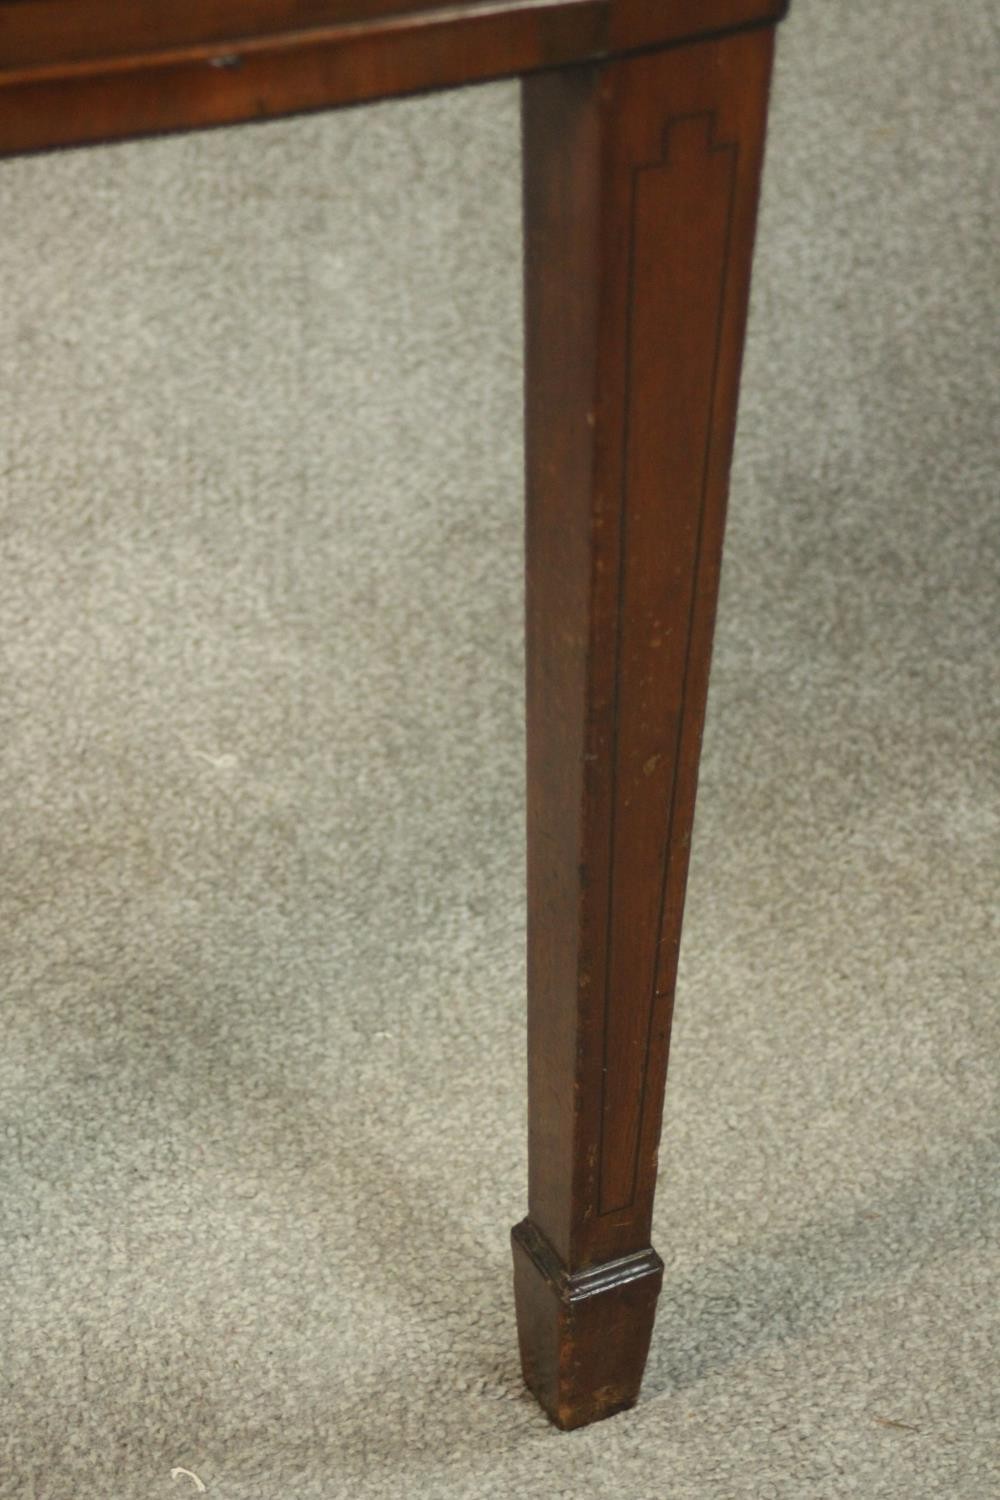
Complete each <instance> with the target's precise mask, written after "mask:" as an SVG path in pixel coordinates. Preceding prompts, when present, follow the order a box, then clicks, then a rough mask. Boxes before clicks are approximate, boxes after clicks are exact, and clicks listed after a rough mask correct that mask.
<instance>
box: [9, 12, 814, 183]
mask: <svg viewBox="0 0 1000 1500" xmlns="http://www.w3.org/2000/svg"><path fill="white" fill-rule="evenodd" d="M787 6H788V0H673V3H668V4H665V5H657V6H651V5H650V4H649V0H527V3H525V0H519V3H517V4H512V3H511V0H498V3H492V0H486V3H474V4H473V3H468V0H466V3H458V4H448V3H447V0H442V3H441V4H440V5H436V4H435V5H432V6H430V7H426V8H423V9H419V10H413V9H409V10H401V11H400V10H394V11H391V12H387V13H385V14H382V15H379V16H377V17H375V18H369V19H367V20H358V19H357V18H352V17H350V16H348V17H346V18H341V19H334V20H325V21H324V19H323V18H322V15H318V16H317V19H316V20H315V21H314V22H313V23H312V24H310V25H307V26H306V25H302V24H296V25H293V26H287V25H286V26H269V25H264V24H261V25H260V26H259V27H258V28H257V29H255V30H252V31H250V30H234V31H233V32H232V33H231V34H229V33H226V34H217V33H215V32H212V31H211V29H210V28H208V27H207V26H206V25H205V24H204V23H202V25H201V30H200V31H199V30H198V29H197V28H194V29H193V30H192V29H190V27H189V29H188V30H187V31H186V32H184V31H178V32H176V33H172V34H171V35H170V36H169V37H165V38H164V39H163V41H162V42H158V43H157V44H155V45H154V44H147V45H144V46H141V47H136V48H135V49H134V50H115V47H116V42H115V40H114V38H107V37H104V36H103V34H98V36H97V37H96V38H95V39H94V40H93V41H92V42H90V43H89V44H86V45H84V44H82V43H80V42H77V43H74V44H71V43H69V42H67V43H66V44H65V45H66V49H67V52H68V55H60V54H59V53H58V52H57V51H54V50H53V51H51V52H49V51H45V50H43V49H44V48H45V47H47V46H48V43H49V38H48V36H47V35H46V36H44V37H40V36H39V35H38V34H36V33H33V32H32V30H31V21H32V10H33V6H32V3H31V0H27V3H20V4H17V5H4V4H3V3H2V0H0V157H2V156H10V155H20V154H23V153H26V152H33V151H42V150H52V149H58V148H65V147H70V146H81V145H97V144H101V143H107V142H112V141H116V140H124V139H130V138H135V137H141V136H149V135H158V134H166V133H171V132H177V131H184V130H191V129H202V128H208V127H213V126H223V125H235V124H240V123H245V122H249V121H253V120H270V119H278V118H282V117H285V116H288V115H295V114H302V113H309V112H313V111H317V110H321V109H331V108H337V107H342V106H345V105H350V104H361V103H370V102H374V101H375V100H378V99H385V98H391V97H398V96H401V95H406V94H414V93H422V92H426V91H429V90H433V89H439V88H452V87H459V86H461V85H463V84H471V83H477V82H487V81H490V80H496V79H500V78H508V77H517V76H522V75H524V74H528V73H533V72H537V71H541V70H547V69H557V68H563V67H569V66H574V65H579V64H586V63H595V62H604V61H607V60H609V59H610V58H613V57H615V56H619V55H624V54H627V53H630V52H635V51H641V50H646V49H648V48H653V47H656V48H662V47H665V46H679V45H684V44H687V43H690V42H693V41H699V40H703V39H705V38H707V37H710V36H716V35H722V34H725V33H726V32H729V31H734V30H746V29H750V28H752V27H756V26H773V25H775V24H776V23H777V22H778V21H779V20H780V19H781V17H782V16H783V15H784V13H785V11H786V9H787ZM61 8H62V7H61V6H60V5H58V4H53V3H52V0H47V3H44V4H42V5H40V6H39V7H38V11H37V12H36V13H40V12H41V11H43V10H44V11H45V12H46V13H47V16H48V20H49V23H50V24H49V28H48V30H49V31H54V28H53V26H52V24H51V22H52V17H53V15H54V14H55V13H57V12H58V11H59V10H60V9H61ZM67 13H68V12H67ZM260 20H261V22H262V23H263V22H264V21H266V20H267V13H266V11H264V12H261V13H260ZM117 45H118V46H119V47H120V45H121V43H120V42H119V43H117ZM74 48H75V50H74ZM88 49H89V50H88Z"/></svg>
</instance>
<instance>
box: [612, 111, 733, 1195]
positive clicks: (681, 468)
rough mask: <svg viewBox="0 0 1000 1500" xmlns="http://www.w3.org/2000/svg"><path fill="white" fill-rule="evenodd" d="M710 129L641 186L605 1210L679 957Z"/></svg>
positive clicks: (708, 284) (675, 126) (714, 295)
mask: <svg viewBox="0 0 1000 1500" xmlns="http://www.w3.org/2000/svg"><path fill="white" fill-rule="evenodd" d="M714 132H715V117H714V115H712V114H708V113H706V114H697V115H691V116H686V117H680V118H677V119H674V120H671V121H670V122H669V123H668V125H667V127H666V130H665V132H664V137H663V152H662V156H661V158H660V159H659V160H657V161H652V162H644V163H642V164H640V165H638V166H637V167H636V168H635V169H634V171H633V173H632V179H631V210H630V215H629V225H630V246H629V272H628V312H627V325H626V332H625V338H626V342H627V350H626V370H627V378H626V386H625V396H624V402H625V413H624V418H625V440H624V456H623V471H622V476H621V483H622V501H621V522H620V541H619V547H620V551H619V556H618V568H619V581H618V591H617V592H618V601H617V623H616V634H615V641H614V646H613V649H614V652H615V672H614V679H615V683H616V688H615V693H616V700H615V712H614V724H615V731H614V743H613V749H612V777H613V797H612V812H611V827H610V879H609V883H608V888H609V898H608V913H607V947H606V970H605V976H604V1031H603V1040H604V1066H603V1073H602V1080H603V1082H602V1101H601V1144H600V1154H599V1173H600V1176H599V1191H598V1212H599V1214H602V1215H603V1214H610V1213H613V1212H615V1211H616V1210H620V1209H622V1208H625V1207H627V1206H628V1205H629V1204H630V1203H631V1201H632V1200H633V1198H634V1195H635V1187H636V1172H637V1165H638V1154H639V1144H640V1140H641V1136H642V1123H643V1111H644V1108H645V1102H646V1088H645V1076H646V1067H647V1061H648V1058H649V1054H650V1035H651V1028H652V1026H653V1024H654V1016H655V1013H656V1010H657V1002H658V997H660V996H662V995H665V994H667V993H668V992H669V989H670V988H672V984H673V969H674V965H673V964H672V963H670V962H669V961H667V962H664V963H662V964H661V959H660V954H661V948H663V949H666V950H667V951H668V953H669V950H670V949H671V947H672V946H673V945H674V929H676V930H677V932H678V934H679V922H680V912H679V911H677V912H674V911H672V910H671V909H670V903H669V901H668V899H667V892H668V890H669V887H670V881H669V875H670V865H669V861H670V856H669V851H670V850H671V848H673V847H674V834H675V830H674V828H673V820H674V804H675V797H676V790H677V772H678V763H679V750H680V735H681V726H682V723H683V717H684V706H685V695H686V690H687V676H688V659H689V648H690V640H691V627H692V611H693V604H694V598H695V582H696V577H697V572H698V562H699V552H700V544H701V530H702V517H703V512H704V503H705V488H706V480H707V474H708V465H709V438H710V433H711V430H712V418H713V394H714V387H715V383H716V374H717V365H718V354H719V337H720V333H721V328H722V322H723V312H724V305H725V288H726V275H727V267H728V259H729V241H730V232H729V231H730V220H731V215H732V206H733V197H734V188H735V183H736V172H737V159H738V147H737V145H736V144H734V143H727V142H721V143H719V142H717V141H716V140H715V135H714ZM692 307H696V308H697V309H698V311H699V315H698V316H697V317H692V316H691V310H692ZM709 320H711V322H712V323H713V324H714V326H715V328H716V336H715V338H714V340H712V341H706V340H705V338H704V335H703V329H704V326H705V323H706V321H709ZM685 853H686V850H685ZM681 884H683V882H681Z"/></svg>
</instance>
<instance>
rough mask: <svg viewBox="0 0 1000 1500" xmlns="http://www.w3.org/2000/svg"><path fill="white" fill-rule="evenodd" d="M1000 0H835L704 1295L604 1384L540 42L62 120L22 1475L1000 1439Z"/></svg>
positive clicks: (30, 835) (783, 123)
mask: <svg viewBox="0 0 1000 1500" xmlns="http://www.w3.org/2000/svg"><path fill="white" fill-rule="evenodd" d="M994 18H995V12H994V11H993V8H992V6H991V5H990V4H989V0H963V3H962V4H961V5H960V6H958V5H954V4H953V3H950V0H921V3H920V4H919V5H914V4H913V3H912V0H885V3H883V4H881V5H879V6H874V5H856V4H853V3H851V0H799V3H798V7H797V10H795V12H794V14H793V17H792V19H791V20H790V21H789V23H788V25H787V27H786V28H785V30H784V32H783V35H782V39H781V41H782V45H781V51H780V61H779V69H778V74H777V80H776V94H775V101H774V110H773V128H772V133H771V140H770V152H769V164H768V172H767V182H766V191H765V199H764V206H763V216H762V225H761V234H760V242H759V259H758V267H757V275H756V283H755V292H754V308H753V319H752V327H751V336H750V342H749V348H748V353H747V363H746V372H745V382H744V402H743V409H742V420H741V425H740V434H739V444H738V453H737V458H736V464H735V471H734V476H733V491H732V494H733V499H732V519H731V526H730V533H729V549H728V558H727V564H726V569H725V577H724V586H723V599H722V608H721V619H720V625H719V638H718V647H717V654H716V664H715V671H714V677H713V685H712V695H711V705H710V724H709V732H708V736H707V743H706V748H705V762H704V772H703V778H702V789H701V799H700V808H699V821H698V829H697V839H696V852H695V859H694V867H693V872H692V878H691V887H690V894H689V908H688V910H689V915H688V921H687V930H686V937H685V945H684V951H683V962H682V973H681V986H680V1001H679V1006H678V1015H677V1025H676V1033H675V1051H674V1061H673V1066H672V1075H671V1086H670V1089H669V1093H668V1106H667V1118H666V1135H665V1144H664V1151H663V1155H662V1184H661V1193H660V1200H659V1205H658V1209H657V1216H656V1226H655V1241H656V1244H657V1245H658V1247H659V1249H660V1250H661V1251H662V1252H663V1254H664V1256H665V1259H666V1262H667V1276H666V1283H665V1290H664V1294H663V1299H662V1303H661V1309H660V1315H659V1321H658V1324H657V1330H656V1335H655V1339H654V1344H653V1350H652V1354H651V1358H650V1365H649V1371H648V1376H647V1380H646V1384H645V1388H644V1392H643V1397H642V1401H641V1404H640V1405H639V1406H638V1407H637V1408H636V1409H635V1410H634V1411H633V1412H631V1413H629V1414H626V1415H624V1416H622V1417H619V1418H617V1419H615V1420H614V1421H611V1422H608V1423H605V1424H603V1425H601V1426H598V1427H596V1428H593V1429H590V1430H587V1431H583V1432H581V1433H578V1434H575V1435H571V1436H564V1435H561V1434H558V1433H556V1432H555V1431H554V1430H552V1429H551V1428H550V1427H549V1426H548V1425H547V1423H546V1422H545V1420H544V1418H542V1417H541V1416H540V1414H539V1412H538V1411H537V1410H536V1408H535V1406H534V1405H533V1403H532V1402H531V1401H530V1399H528V1398H527V1397H526V1396H525V1395H524V1394H523V1393H522V1390H521V1387H520V1383H519V1379H518V1371H517V1363H516V1355H515V1347H514V1340H513V1332H512V1316H511V1297H510V1290H509V1271H508V1248H507V1229H508V1225H509V1224H510V1223H511V1222H512V1221H513V1220H514V1219H516V1218H518V1217H519V1216H520V1214H521V1213H522V1211H523V1207H524V1201H525V1160H524V1131H523V1114H524V1077H523V1075H524V1057H523V1036H522V1016H523V987H524V971H523V956H522V949H523V911H522V904H523V884H522V854H521V850H522V839H523V812H522V687H521V672H522V640H521V634H520V629H521V576H520V537H521V472H520V379H521V367H520V345H519V299H520V287H519V265H518V260H519V186H518V160H517V119H516V93H515V90H514V88H513V87H511V86H507V85H502V86H493V87H489V88H486V89H482V90H478V91H470V92H465V93H460V94H454V95H450V96H447V97H440V98H432V99H427V100H414V101H406V102H401V103H395V104H392V105H389V106H384V107H379V108H375V109H365V110H358V111H354V112H348V113H345V114H342V115H334V116H327V117H324V118H310V119H304V120H299V121H293V122H284V123H279V124H275V125H269V126H266V127H255V128H252V129H242V130H235V131H226V132H222V133H216V134H204V135H195V136H190V137H188V138H184V139H175V140H169V141H161V142H155V143H146V144H129V145H125V146H120V147H115V148H111V149H103V150H97V151H92V152H88V153H78V154H65V155H58V156H52V157H48V158H39V159H34V160H24V161H15V162H10V163H7V164H5V165H3V166H2V168H0V222H2V228H3V232H2V236H0V238H2V251H0V257H2V258H0V284H2V287H3V293H2V318H3V321H2V339H0V359H2V371H0V385H2V388H0V402H2V462H0V470H2V474H3V511H2V517H3V519H2V531H0V538H2V542H0V545H2V590H0V630H2V641H3V659H2V668H0V670H2V696H0V705H2V746H0V748H2V771H0V801H2V814H0V843H2V849H0V898H2V906H3V914H2V950H3V955H2V956H3V963H2V975H3V981H2V1007H0V1027H2V1043H0V1127H2V1134H0V1143H2V1156H0V1173H2V1189H0V1191H2V1202H0V1216H2V1218H0V1222H2V1237H0V1325H2V1341H3V1353H2V1368H0V1381H2V1390H3V1396H2V1407H0V1420H2V1439H0V1496H2V1497H3V1500H14V1497H16V1500H28V1497H34V1500H81V1497H91V1496H93V1497H108V1500H157V1497H164V1500H165V1497H168V1496H177V1495H181V1494H187V1493H194V1492H195V1485H194V1480H193V1479H191V1478H190V1477H189V1476H188V1475H186V1474H177V1475H175V1476H174V1477H173V1478H172V1477H171V1470H172V1469H175V1468H184V1469H188V1470H190V1471H192V1472H193V1473H194V1474H196V1475H197V1476H199V1478H200V1479H201V1480H202V1481H203V1483H204V1484H205V1485H206V1487H207V1492H208V1494H209V1495H210V1496H211V1495H215V1496H218V1497H220V1500H278V1497H286V1496H287V1497H293V1496H294V1497H296V1500H335V1497H341V1496H344V1497H348V1496H350V1497H359V1500H360V1497H366V1500H367V1497H394V1496H400V1495H401V1496H405V1497H417V1500H455V1497H480V1496H485V1497H501V1496H503V1497H508V1496H525V1497H538V1500H549V1497H556V1496H565V1497H573V1500H577V1497H593V1500H602V1497H608V1500H610V1497H614V1500H667V1497H670V1500H736V1497H738V1500H743V1497H751V1500H785V1497H796V1500H797V1497H808V1500H826V1497H840V1496H845V1495H858V1496H862V1497H865V1500H881V1497H890V1496H891V1497H894V1500H895V1497H899V1500H904V1497H905V1500H924V1497H927V1500H930V1497H935V1500H941V1497H962V1500H966V1497H967V1500H988V1497H990V1496H992V1495H995V1494H997V1493H998V1492H1000V1459H998V1447H997V1440H998V1424H997V1407H996V1400H995V1388H996V1383H997V1378H998V1373H1000V1368H998V1367H1000V1349H998V1316H997V1302H998V1295H997V1280H996V1278H997V1271H998V1259H1000V1257H998V1249H997V1246H998V1239H1000V1201H998V1172H997V1154H996V1147H997V1132H998V1111H997V1104H998V1096H997V1080H996V1069H997V1052H998V1048H997V1043H998V1036H997V1031H998V1009H997V1003H996V1000H997V983H996V981H997V968H998V964H997V950H996V945H995V936H996V933H995V923H996V887H997V874H998V869H997V834H998V804H1000V798H998V795H997V779H996V769H997V765H996V745H997V738H996V736H997V719H996V705H997V699H998V688H1000V684H998V680H997V663H996V651H995V646H996V633H997V614H996V602H997V601H996V581H997V573H998V556H997V546H996V542H997V531H996V522H997V507H996V478H995V472H991V466H992V464H993V459H994V454H993V451H992V444H993V441H994V439H995V436H996V433H997V431H998V411H997V406H998V402H997V391H998V387H997V379H996V360H997V355H998V338H997V317H996V314H997V299H996V295H995V293H996V281H997V266H996V263H995V260H994V255H993V238H994V234H995V222H993V221H991V214H992V211H993V208H994V207H995V201H996V189H997V179H996V165H995V164H996V161H997V159H998V145H1000V142H998V139H997V129H996V123H995V119H994V118H993V115H992V111H991V99H990V94H991V91H992V89H993V86H994V84H995V77H996V67H997V41H996V35H995V32H994V29H993V20H994Z"/></svg>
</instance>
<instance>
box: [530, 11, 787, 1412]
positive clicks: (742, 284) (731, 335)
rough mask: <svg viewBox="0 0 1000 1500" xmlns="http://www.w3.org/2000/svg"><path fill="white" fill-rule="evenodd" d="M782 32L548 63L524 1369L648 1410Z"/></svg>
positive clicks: (537, 458)
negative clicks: (733, 482)
mask: <svg viewBox="0 0 1000 1500" xmlns="http://www.w3.org/2000/svg"><path fill="white" fill-rule="evenodd" d="M772 41H773V30H772V29H771V28H769V27H764V28H760V29H755V30H748V31H744V32H739V33H735V34H730V35H727V36H725V37H722V38H716V39H714V40H711V41H705V42H700V43H693V44H688V45H685V46H681V47H675V48H671V49H668V50H664V51H660V52H647V53H642V54H637V55H633V56H631V57H625V58H619V59H616V60H613V61H610V62H607V63H604V64H600V65H595V66H587V67H581V68H572V69H565V70H562V71H558V72H553V73H547V74H541V75H538V76H536V77H534V78H530V79H526V80H525V81H524V83H523V85H522V87H523V144H524V174H525V258H526V317H527V351H526V369H527V377H526V379H527V389H526V401H527V641H528V646H527V649H528V1038H529V1044H528V1045H529V1069H528V1071H529V1083H528V1096H529V1210H528V1217H527V1218H526V1219H525V1220H524V1221H523V1222H522V1223H521V1224H518V1225H517V1226H516V1228H515V1229H514V1231H513V1243H514V1269H515V1296H516V1303H517V1319H518V1332H519V1339H520V1346H521V1360H522V1365H523V1369H524V1376H525V1380H526V1381H527V1383H528V1385H529V1386H530V1387H531V1389H532V1390H533V1391H534V1392H535V1394H536V1395H537V1396H538V1399H539V1400H540V1401H541V1403H542V1405H543V1406H544V1407H545V1409H546V1411H547V1412H548V1413H549V1415H550V1416H551V1417H552V1418H553V1420H554V1421H555V1422H556V1423H558V1425H559V1426H561V1427H577V1426H580V1425H582V1424H583V1423H585V1422H590V1421H593V1420H594V1419H596V1418H598V1417H605V1416H610V1415H611V1414H612V1413H613V1412H616V1411H620V1410H621V1409H622V1408H624V1407H626V1406H629V1405H631V1404H632V1403H633V1402H634V1401H635V1399H636V1397H637V1395H638V1392H639V1385H640V1382H641V1380H642V1372H643V1366H644V1364H645V1360H646V1354H647V1351H648V1348H649V1340H650V1334H651V1332H652V1327H653V1317H654V1310H655V1305H656V1298H657V1294H658V1292H659V1288H660V1282H661V1279H662V1275H663V1265H662V1262H661V1261H660V1258H659V1256H658V1255H657V1254H656V1251H655V1250H654V1249H653V1248H652V1246H651V1245H650V1222H651V1216H652V1205H653V1192H654V1188H655V1184H656V1173H657V1146H658V1139H659V1134H660V1121H661V1116H662V1108H663V1088H664V1082H665V1078H666V1069H667V1050H668V1042H669V1036H670V1020H671V1010H672V1003H673V990H674V978H675V974H676V969H677V954H678V947H679V942H680V932H681V914H682V908H683V902H684V886H685V881H686V876H687V865H688V850H689V845H690V840H691V827H692V818H693V813H694V800H695V786H696V780H697V770H698V754H699V748H700V743H701V734H702V724H703V719H704V712H705V697H706V692H707V686H708V668H709V657H710V652H711V640H712V627H713V619H714V613H715V602H716V594H717V588H718V580H719V566H720V559H721V550H722V533H723V522H724V515H725V503H726V485H727V473H728V468H729V461H730V455H731V450H732V441H733V431H734V427H735V418H736V399H737V387H738V380H739V367H740V356H741V350H742V342H743V333H744V326H745V320H746V308H747V297H748V290H749V280H750V260H751V249H752V242H753V232H754V218H755V210H756V202H757V190H758V181H759V177H760V168H761V159H762V151H763V140H764V127H765V116H766V108H767V89H768V80H769V74H770V64H771V54H772Z"/></svg>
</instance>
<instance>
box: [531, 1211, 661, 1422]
mask: <svg viewBox="0 0 1000 1500" xmlns="http://www.w3.org/2000/svg"><path fill="white" fill-rule="evenodd" d="M511 1240H512V1242H513V1247H514V1299H515V1303H516V1307H517V1329H518V1339H519V1342H520V1347H521V1368H522V1371H523V1373H524V1380H525V1384H526V1385H527V1386H528V1388H529V1389H530V1390H531V1391H532V1392H533V1393H534V1395H535V1396H536V1397H537V1398H538V1400H539V1401H540V1402H541V1404H542V1406H543V1407H544V1408H545V1411H546V1412H547V1413H548V1415H549V1416H550V1417H551V1418H552V1420H553V1422H554V1423H555V1424H556V1426H557V1427H562V1428H564V1429H567V1430H568V1429H569V1428H572V1427H583V1426H584V1425H585V1424H586V1423H587V1422H596V1421H599V1420H600V1418H601V1417H612V1416H614V1414H615V1412H619V1411H624V1410H625V1408H626V1407H629V1406H632V1405H634V1404H635V1401H636V1399H637V1398H638V1395H639V1387H640V1385H641V1384H642V1372H643V1368H644V1366H645V1363H646V1355H647V1353H648V1351H649V1340H650V1336H651V1334H652V1332H653V1319H654V1317H655V1315H656V1299H657V1297H658V1296H659V1293H660V1283H661V1282H662V1280H663V1262H662V1261H661V1259H660V1257H659V1256H658V1255H657V1253H656V1251H655V1250H653V1249H652V1248H649V1249H646V1250H639V1251H636V1253H635V1254H633V1255H626V1256H623V1257H622V1258H621V1259H619V1260H612V1261H606V1262H605V1263H604V1264H603V1265H599V1266H592V1267H590V1269H589V1270H586V1271H577V1272H576V1273H575V1274H572V1275H571V1274H570V1273H569V1272H568V1271H567V1270H566V1268H565V1266H564V1265H563V1264H562V1262H561V1261H560V1260H559V1257H558V1256H557V1255H556V1253H555V1251H554V1250H553V1249H552V1246H551V1245H550V1244H549V1243H548V1241H547V1240H545V1239H544V1238H543V1236H542V1235H541V1234H539V1232H538V1230H537V1229H535V1227H534V1225H533V1224H532V1223H531V1220H530V1219H524V1220H522V1222H521V1223H520V1224H517V1225H515V1227H514V1229H513V1231H512V1233H511Z"/></svg>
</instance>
